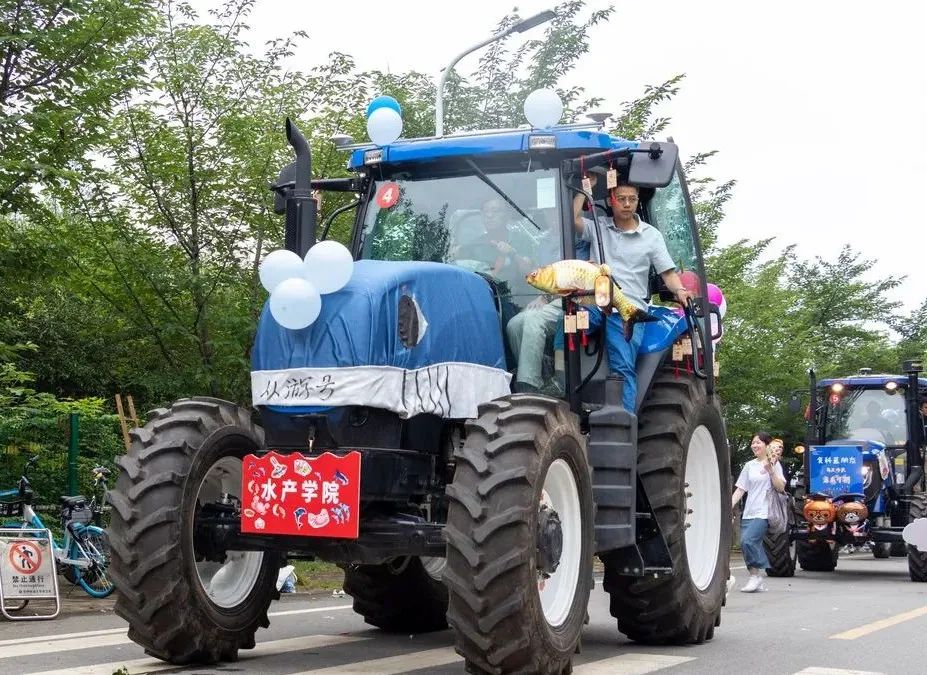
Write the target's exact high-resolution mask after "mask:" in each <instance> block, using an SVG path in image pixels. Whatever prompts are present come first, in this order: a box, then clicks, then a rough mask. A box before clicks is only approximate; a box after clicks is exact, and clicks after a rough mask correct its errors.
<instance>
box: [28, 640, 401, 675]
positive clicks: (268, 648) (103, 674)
mask: <svg viewBox="0 0 927 675" xmlns="http://www.w3.org/2000/svg"><path fill="white" fill-rule="evenodd" d="M369 639H370V638H367V637H361V636H357V635H308V636H305V637H295V638H285V639H283V640H272V641H270V642H264V643H261V644H258V646H257V647H255V648H254V649H245V650H242V651H241V652H239V662H242V661H250V660H252V659H255V658H260V657H262V656H263V657H266V656H275V655H277V654H285V653H287V652H298V651H300V650H301V649H318V648H320V647H333V646H336V645H342V644H348V643H350V642H359V641H362V640H369ZM179 667H180V666H175V665H174V664H172V663H165V662H164V661H159V660H157V659H151V658H146V659H135V660H133V661H113V662H112V663H98V664H92V665H87V666H77V667H75V668H62V669H59V670H46V671H43V672H41V673H30V674H29V675H112V674H113V672H114V671H117V670H119V669H120V668H125V669H126V671H128V673H129V675H140V674H142V673H156V672H159V671H163V670H172V669H177V668H179ZM246 670H247V669H246ZM396 672H399V671H396Z"/></svg>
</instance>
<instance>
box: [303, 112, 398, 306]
mask: <svg viewBox="0 0 927 675" xmlns="http://www.w3.org/2000/svg"><path fill="white" fill-rule="evenodd" d="M387 109H388V108H387ZM378 110H382V108H377V110H374V111H373V112H374V114H376V113H377V111H378ZM352 274H354V258H353V257H352V256H351V252H350V251H349V250H348V249H347V248H346V247H345V246H344V245H343V244H339V243H338V242H337V241H332V240H331V239H327V240H325V241H320V242H319V243H318V244H316V245H315V246H313V247H312V248H310V249H309V252H308V253H306V261H305V275H306V278H307V279H308V280H309V281H311V282H312V283H313V284H314V285H315V287H316V288H317V289H319V293H321V294H322V295H327V294H328V293H334V292H335V291H340V290H341V289H342V288H344V285H345V284H346V283H348V281H350V280H351V275H352Z"/></svg>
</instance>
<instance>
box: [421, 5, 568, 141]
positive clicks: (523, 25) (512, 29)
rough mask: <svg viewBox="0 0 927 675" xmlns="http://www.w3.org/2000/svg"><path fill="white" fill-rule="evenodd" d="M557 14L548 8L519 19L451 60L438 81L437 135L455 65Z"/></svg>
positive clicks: (436, 103) (441, 129) (436, 106)
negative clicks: (445, 91)
mask: <svg viewBox="0 0 927 675" xmlns="http://www.w3.org/2000/svg"><path fill="white" fill-rule="evenodd" d="M555 16H557V15H556V14H555V13H554V11H553V10H550V9H547V10H544V11H543V12H541V13H539V14H535V15H534V16H530V17H528V18H527V19H524V20H522V21H519V22H518V23H516V24H514V25H512V26H509V27H508V28H506V29H505V30H504V31H502V32H500V33H496V34H495V35H493V36H492V37H490V38H489V39H487V40H483V41H482V42H480V43H479V44H475V45H473V46H472V47H470V48H469V49H467V50H466V51H464V52H461V53H460V54H458V55H457V56H456V57H455V58H454V60H453V61H451V62H450V63H449V64H448V65H447V67H446V68H445V69H444V70H443V71H442V72H441V79H440V80H439V82H438V95H437V99H436V101H435V136H437V137H438V138H440V137H441V136H443V135H444V83H445V82H446V81H447V77H448V75H450V73H451V71H452V70H453V69H454V66H455V65H457V62H458V61H460V59H462V58H463V57H465V56H466V55H467V54H470V53H471V52H475V51H476V50H477V49H480V48H482V47H485V46H486V45H488V44H492V43H493V42H496V41H498V40H501V39H502V38H504V37H506V36H507V35H511V34H512V33H524V32H525V31H526V30H530V29H531V28H534V27H535V26H539V25H541V24H542V23H547V22H548V21H550V20H551V19H553V18H554V17H555Z"/></svg>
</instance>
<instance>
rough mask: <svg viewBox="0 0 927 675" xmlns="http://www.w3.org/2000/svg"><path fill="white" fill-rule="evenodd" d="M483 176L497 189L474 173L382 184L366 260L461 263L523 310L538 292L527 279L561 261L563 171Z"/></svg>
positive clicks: (369, 212)
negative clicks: (488, 279)
mask: <svg viewBox="0 0 927 675" xmlns="http://www.w3.org/2000/svg"><path fill="white" fill-rule="evenodd" d="M484 171H485V172H486V174H485V176H486V178H487V179H488V182H491V183H492V184H494V185H495V186H496V187H498V189H499V191H496V190H495V189H493V187H492V186H490V185H489V184H488V182H487V180H484V179H483V178H481V177H480V176H479V175H475V174H474V173H467V174H454V175H444V176H441V177H435V176H418V175H416V174H410V173H403V174H398V175H395V176H392V177H388V178H383V179H380V180H377V181H376V182H375V184H374V187H373V193H372V198H371V200H370V202H369V204H368V205H367V209H366V214H365V217H364V226H363V230H362V233H361V255H360V257H362V258H368V259H375V260H419V261H432V262H444V263H450V264H453V265H460V266H462V267H466V268H468V269H472V270H473V271H476V272H480V273H483V274H486V275H488V276H490V277H492V278H493V279H494V280H495V281H496V282H497V283H498V284H499V286H500V295H501V296H502V297H504V298H505V300H506V301H507V302H510V303H512V305H513V306H514V308H517V309H521V308H523V307H524V306H525V305H527V304H528V302H530V301H531V300H533V299H534V298H536V297H537V296H538V295H539V291H538V290H536V289H534V288H533V287H531V286H529V285H528V284H527V282H526V281H525V275H526V274H528V272H530V271H531V270H532V269H534V268H535V267H538V266H540V265H545V264H547V263H550V262H553V261H555V260H560V259H562V257H563V255H562V252H561V251H562V244H561V235H560V232H561V228H560V195H559V172H558V170H557V169H545V168H537V169H532V168H530V167H529V169H528V170H524V169H522V170H519V171H493V170H491V169H484ZM499 192H501V193H502V194H501V195H500V194H499ZM503 195H504V196H503ZM506 197H507V198H508V200H507V199H506ZM509 202H511V203H509ZM513 204H514V205H515V206H517V208H515V206H513ZM520 212H521V213H520ZM525 216H527V218H525Z"/></svg>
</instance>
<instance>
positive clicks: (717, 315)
mask: <svg viewBox="0 0 927 675" xmlns="http://www.w3.org/2000/svg"><path fill="white" fill-rule="evenodd" d="M708 317H709V320H710V321H711V339H712V340H717V339H718V338H720V337H721V333H722V331H721V308H719V307H718V306H717V305H715V304H712V303H709V304H708Z"/></svg>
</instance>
